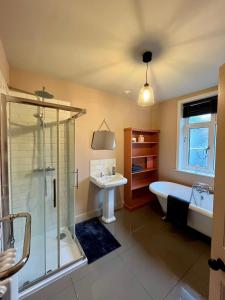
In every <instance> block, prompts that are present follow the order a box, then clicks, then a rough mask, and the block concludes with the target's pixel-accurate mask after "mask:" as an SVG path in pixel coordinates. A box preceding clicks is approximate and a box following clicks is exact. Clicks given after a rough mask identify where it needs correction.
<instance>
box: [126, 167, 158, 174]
mask: <svg viewBox="0 0 225 300" xmlns="http://www.w3.org/2000/svg"><path fill="white" fill-rule="evenodd" d="M154 171H157V169H156V168H152V169H148V168H146V169H144V170H140V171H137V172H132V175H135V174H140V173H145V172H154Z"/></svg>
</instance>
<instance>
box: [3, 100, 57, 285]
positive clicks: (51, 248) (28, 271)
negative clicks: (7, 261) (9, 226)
mask: <svg viewBox="0 0 225 300" xmlns="http://www.w3.org/2000/svg"><path fill="white" fill-rule="evenodd" d="M8 115H9V118H8V120H9V122H8V133H9V161H10V177H11V178H10V179H11V180H10V182H11V186H10V198H11V212H12V213H17V212H21V211H27V212H29V213H30V214H31V216H32V228H31V230H32V231H31V255H30V259H29V260H28V263H27V264H26V265H25V267H24V268H23V269H22V270H21V272H20V274H19V287H20V288H21V289H23V288H24V287H26V286H27V285H28V284H30V283H31V282H33V281H36V280H38V279H40V278H42V277H43V276H45V275H46V274H47V273H49V272H51V271H54V270H56V269H57V268H58V267H59V229H58V228H59V224H58V218H57V214H58V211H57V209H58V208H57V174H58V172H57V168H58V166H57V149H58V148H57V147H58V140H57V110H55V109H50V108H42V107H36V106H31V105H26V104H18V103H9V104H8ZM22 229H23V224H22V223H21V224H17V226H15V231H14V238H15V247H16V248H17V249H18V257H21V256H22V245H23V236H24V235H23V231H22Z"/></svg>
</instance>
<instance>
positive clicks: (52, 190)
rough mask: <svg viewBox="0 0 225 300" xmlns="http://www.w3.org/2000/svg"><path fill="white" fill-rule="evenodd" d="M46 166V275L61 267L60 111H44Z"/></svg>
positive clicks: (47, 109)
mask: <svg viewBox="0 0 225 300" xmlns="http://www.w3.org/2000/svg"><path fill="white" fill-rule="evenodd" d="M43 122H44V124H43V126H44V135H43V136H44V147H43V156H44V165H45V170H44V172H45V234H46V273H50V272H52V271H54V270H56V269H57V268H58V267H59V255H60V253H59V251H60V249H59V234H60V233H59V220H58V214H59V203H58V197H57V194H58V185H57V182H58V111H57V110H56V109H51V108H44V109H43Z"/></svg>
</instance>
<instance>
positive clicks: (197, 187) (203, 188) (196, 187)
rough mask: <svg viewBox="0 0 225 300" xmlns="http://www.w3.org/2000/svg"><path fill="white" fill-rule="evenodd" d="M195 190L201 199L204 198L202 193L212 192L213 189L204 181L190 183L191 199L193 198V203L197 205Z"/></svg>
mask: <svg viewBox="0 0 225 300" xmlns="http://www.w3.org/2000/svg"><path fill="white" fill-rule="evenodd" d="M195 191H196V192H198V193H199V194H200V200H201V201H203V200H204V196H203V195H202V194H203V193H206V194H212V193H213V190H212V188H211V186H209V185H208V184H206V183H200V182H198V183H194V184H193V185H192V191H191V200H192V198H193V199H194V203H195V205H198V203H197V200H196V198H195Z"/></svg>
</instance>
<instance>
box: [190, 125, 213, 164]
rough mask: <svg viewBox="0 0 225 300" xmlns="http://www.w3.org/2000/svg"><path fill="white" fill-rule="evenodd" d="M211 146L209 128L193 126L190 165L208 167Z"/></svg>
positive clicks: (191, 130)
mask: <svg viewBox="0 0 225 300" xmlns="http://www.w3.org/2000/svg"><path fill="white" fill-rule="evenodd" d="M208 147H209V128H205V127H203V128H191V129H190V130H189V159H188V162H189V165H190V166H193V167H201V168H205V167H207V161H208Z"/></svg>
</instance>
